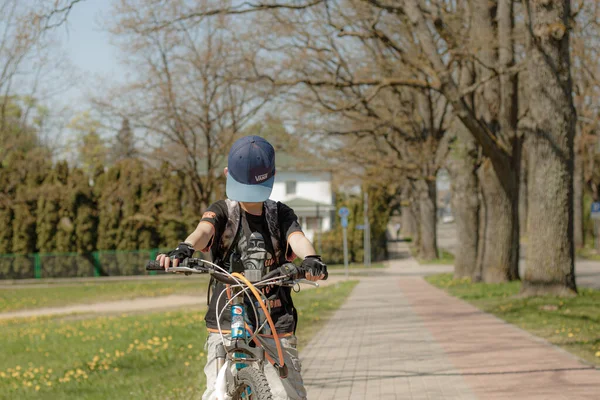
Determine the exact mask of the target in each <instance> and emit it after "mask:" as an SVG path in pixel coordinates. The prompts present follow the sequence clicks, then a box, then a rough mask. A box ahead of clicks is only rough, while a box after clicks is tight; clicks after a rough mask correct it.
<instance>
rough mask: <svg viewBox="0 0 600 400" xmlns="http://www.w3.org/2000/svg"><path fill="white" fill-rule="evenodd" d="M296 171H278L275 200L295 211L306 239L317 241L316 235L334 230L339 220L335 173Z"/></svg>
mask: <svg viewBox="0 0 600 400" xmlns="http://www.w3.org/2000/svg"><path fill="white" fill-rule="evenodd" d="M288 168H289V170H288ZM292 168H293V167H292V166H288V167H286V168H280V167H279V166H278V167H277V173H276V174H275V184H274V185H273V192H272V193H271V200H275V201H281V202H283V203H285V204H286V205H288V206H289V207H291V208H292V209H293V210H294V211H295V212H296V215H297V216H298V219H299V222H300V224H301V226H302V230H303V231H304V233H305V235H306V237H307V238H308V239H309V240H311V241H315V235H316V233H317V232H324V231H328V230H330V229H331V228H332V222H333V218H335V206H334V197H333V192H332V189H331V172H319V171H302V170H292ZM282 169H283V170H282Z"/></svg>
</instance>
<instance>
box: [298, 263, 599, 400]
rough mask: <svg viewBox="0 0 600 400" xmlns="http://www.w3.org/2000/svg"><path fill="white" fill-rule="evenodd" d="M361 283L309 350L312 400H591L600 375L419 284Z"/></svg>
mask: <svg viewBox="0 0 600 400" xmlns="http://www.w3.org/2000/svg"><path fill="white" fill-rule="evenodd" d="M418 269H419V267H418V265H416V262H415V261H414V260H412V259H406V260H402V261H397V262H395V263H393V265H392V267H391V268H390V269H388V270H387V271H385V272H383V271H382V274H383V275H382V276H381V277H373V276H370V277H368V278H363V279H362V280H361V282H360V283H359V284H358V285H357V287H356V288H355V290H354V292H353V293H352V294H351V296H350V298H349V299H348V301H347V302H346V304H345V305H344V306H343V307H342V308H341V309H340V310H339V311H338V312H337V313H336V314H335V316H334V317H333V318H332V319H331V320H330V321H329V322H328V324H327V325H326V327H325V328H324V329H323V330H322V331H321V332H320V334H318V335H317V336H316V337H315V338H314V339H313V340H312V341H311V343H310V344H309V345H307V346H306V347H305V350H304V351H303V354H302V358H303V368H304V373H303V375H304V379H305V382H306V384H307V388H308V398H309V399H310V400H331V399H335V400H344V399H353V400H354V399H356V400H359V399H368V400H386V399H432V400H437V399H440V400H442V399H486V400H487V399H540V400H541V399H593V398H600V371H597V370H595V369H593V368H591V367H589V366H587V365H585V364H583V363H580V362H579V361H578V360H577V359H576V358H575V357H573V356H571V355H569V354H568V353H566V352H564V351H562V350H560V349H558V348H556V347H553V346H551V345H549V344H547V343H546V342H544V341H542V340H540V339H537V338H535V337H533V336H531V335H530V334H528V333H526V332H524V331H522V330H520V329H518V328H515V327H513V326H511V325H509V324H506V323H504V322H502V321H500V320H498V319H497V318H495V317H493V316H491V315H488V314H484V313H482V312H480V311H478V310H477V309H476V308H474V307H472V306H470V305H469V304H467V303H465V302H462V301H460V300H458V299H455V298H452V297H450V296H448V295H446V294H445V293H444V292H443V291H441V290H438V289H436V288H434V287H432V286H430V285H428V284H427V283H426V282H425V281H424V280H423V279H422V278H420V277H415V276H407V275H411V274H410V273H407V271H408V272H410V271H417V270H418Z"/></svg>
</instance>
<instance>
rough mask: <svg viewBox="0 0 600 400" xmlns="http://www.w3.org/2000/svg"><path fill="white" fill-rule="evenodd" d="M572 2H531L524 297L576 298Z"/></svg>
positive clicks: (559, 0) (556, 0) (545, 0)
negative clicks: (559, 295)
mask: <svg viewBox="0 0 600 400" xmlns="http://www.w3.org/2000/svg"><path fill="white" fill-rule="evenodd" d="M569 16H570V1H569V0H544V1H540V0H532V1H530V2H529V17H530V21H529V22H530V33H531V34H532V35H533V36H532V38H531V39H532V40H531V46H530V47H529V49H528V50H529V51H528V64H529V65H528V69H529V71H535V73H532V74H531V75H530V76H529V80H528V83H529V88H528V89H529V90H528V91H529V94H530V96H531V102H530V112H531V126H530V127H528V136H529V137H528V138H527V141H528V158H529V168H530V178H531V181H530V182H529V199H528V200H529V215H528V227H529V229H530V232H531V233H532V234H531V235H530V236H531V237H530V240H529V243H528V246H527V269H526V271H525V277H524V281H523V287H522V293H523V294H524V295H538V294H561V295H567V294H574V293H576V290H577V288H576V285H575V265H574V246H573V168H574V165H573V158H574V155H573V140H574V136H575V109H574V107H573V98H572V94H571V93H572V82H571V73H570V67H571V66H570V59H569V28H568V26H569V25H570V22H569Z"/></svg>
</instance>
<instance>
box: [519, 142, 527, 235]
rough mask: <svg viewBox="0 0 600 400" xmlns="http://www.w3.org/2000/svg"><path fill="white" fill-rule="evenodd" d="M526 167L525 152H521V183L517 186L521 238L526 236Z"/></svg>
mask: <svg viewBox="0 0 600 400" xmlns="http://www.w3.org/2000/svg"><path fill="white" fill-rule="evenodd" d="M528 173H529V170H528V167H527V152H526V151H525V150H524V151H523V158H522V161H521V182H520V184H519V229H520V230H521V234H520V236H521V237H524V236H526V235H527V232H528V229H527V184H528V182H529V178H528Z"/></svg>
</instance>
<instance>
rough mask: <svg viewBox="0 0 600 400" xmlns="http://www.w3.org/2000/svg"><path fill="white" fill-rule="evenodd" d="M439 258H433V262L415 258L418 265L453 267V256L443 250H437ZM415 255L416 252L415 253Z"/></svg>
mask: <svg viewBox="0 0 600 400" xmlns="http://www.w3.org/2000/svg"><path fill="white" fill-rule="evenodd" d="M438 252H439V255H440V256H439V258H435V259H433V260H424V259H420V258H417V261H419V264H427V265H453V264H454V254H452V253H450V252H448V251H446V250H444V249H439V250H438ZM415 253H416V251H415Z"/></svg>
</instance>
